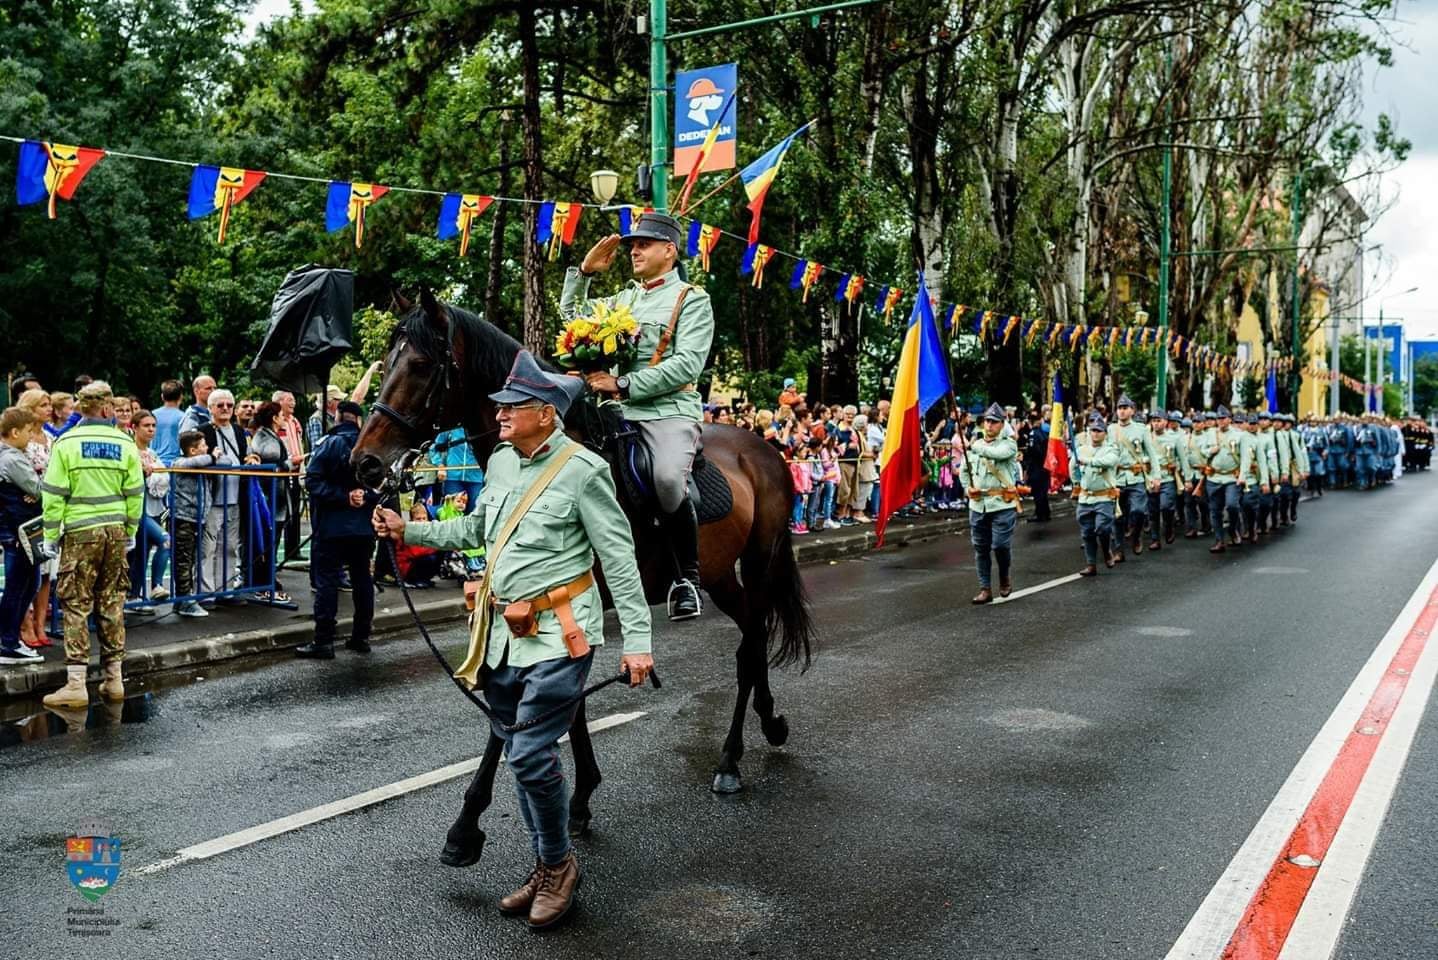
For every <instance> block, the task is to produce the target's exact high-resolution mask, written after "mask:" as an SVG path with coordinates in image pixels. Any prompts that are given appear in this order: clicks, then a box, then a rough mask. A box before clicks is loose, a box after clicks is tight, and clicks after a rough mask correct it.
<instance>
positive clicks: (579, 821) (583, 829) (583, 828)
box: [569, 817, 594, 840]
mask: <svg viewBox="0 0 1438 960" xmlns="http://www.w3.org/2000/svg"><path fill="white" fill-rule="evenodd" d="M593 822H594V820H593V818H592V817H583V818H580V817H570V818H569V838H570V839H571V840H583V839H584V838H585V837H587V836H589V825H590V824H591V823H593Z"/></svg>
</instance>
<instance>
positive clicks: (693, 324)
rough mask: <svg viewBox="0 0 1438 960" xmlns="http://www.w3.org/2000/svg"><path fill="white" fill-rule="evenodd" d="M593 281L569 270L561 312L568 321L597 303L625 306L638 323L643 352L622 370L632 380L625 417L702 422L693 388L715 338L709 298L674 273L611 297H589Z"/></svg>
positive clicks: (696, 392) (584, 313)
mask: <svg viewBox="0 0 1438 960" xmlns="http://www.w3.org/2000/svg"><path fill="white" fill-rule="evenodd" d="M590 279H591V278H590V277H586V276H585V275H584V274H582V273H580V272H579V268H578V267H570V268H569V269H568V270H567V271H565V274H564V290H563V291H562V292H561V293H560V296H559V313H560V316H562V317H563V318H564V320H565V321H566V322H568V321H570V320H573V319H574V318H575V317H578V316H587V315H589V314H590V313H591V312H592V311H593V310H594V304H595V303H600V302H602V303H604V304H605V305H606V306H609V307H611V308H612V307H615V306H618V305H620V304H623V305H625V306H627V307H628V308H629V309H630V311H631V312H632V313H633V314H634V319H635V320H636V321H637V322H638V323H639V353H638V356H637V358H636V359H635V361H634V364H633V365H632V366H631V367H630V368H629V369H628V370H624V371H621V373H623V374H624V375H626V376H628V377H629V399H628V400H626V401H625V402H624V415H625V416H626V417H628V418H629V419H630V420H662V419H664V418H666V417H683V418H685V419H687V420H693V421H694V422H696V423H697V422H699V421H700V420H702V419H703V405H702V403H701V402H700V399H699V393H698V391H697V390H696V389H695V386H694V385H695V384H696V383H697V382H698V380H699V375H700V374H701V373H703V372H704V365H705V364H706V363H708V361H709V347H710V345H711V344H712V342H713V340H714V309H713V307H712V306H711V304H710V303H709V294H707V293H705V292H704V291H703V290H701V289H700V288H698V287H695V286H692V285H687V284H685V283H684V281H682V280H680V279H679V273H678V271H675V270H671V271H669V272H668V273H666V274H665V275H664V276H662V277H660V278H658V279H657V280H653V281H650V282H649V283H647V284H645V283H640V282H639V281H638V280H635V281H632V282H631V283H630V284H629V286H627V287H625V288H624V289H623V290H621V291H619V292H618V293H616V294H615V295H614V296H612V297H602V298H599V299H598V300H590V299H589V282H590ZM685 286H690V290H689V294H688V296H687V297H685V299H684V306H683V308H682V310H681V311H680V314H679V322H678V324H677V325H676V326H675V328H674V336H673V338H672V339H671V340H670V341H669V346H668V348H667V349H666V350H665V351H664V356H663V358H662V359H661V360H660V361H659V363H657V364H655V365H654V366H650V365H649V362H650V360H651V359H652V358H653V356H654V351H655V350H656V349H658V347H659V341H660V339H661V338H662V337H663V336H664V331H665V330H666V329H667V328H668V326H669V318H670V316H672V315H673V313H674V303H675V301H676V300H678V299H679V293H680V291H681V290H682V289H683V288H684V287H685Z"/></svg>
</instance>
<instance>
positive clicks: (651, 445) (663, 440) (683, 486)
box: [634, 417, 699, 513]
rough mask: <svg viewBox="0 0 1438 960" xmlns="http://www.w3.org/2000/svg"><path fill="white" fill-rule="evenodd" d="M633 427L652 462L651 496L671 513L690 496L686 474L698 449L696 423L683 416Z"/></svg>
mask: <svg viewBox="0 0 1438 960" xmlns="http://www.w3.org/2000/svg"><path fill="white" fill-rule="evenodd" d="M634 427H635V429H637V430H638V431H639V435H640V436H641V437H643V438H644V446H645V447H647V448H648V449H649V455H650V456H651V457H652V458H653V460H654V494H655V497H656V499H658V501H659V509H660V510H663V511H664V512H665V513H673V512H674V511H675V510H678V509H679V505H680V504H681V503H683V502H684V498H685V497H686V496H688V495H689V471H690V470H692V469H693V468H694V454H695V453H696V452H697V451H698V450H699V424H698V423H696V422H694V421H693V420H689V419H687V418H685V417H664V418H663V419H660V420H636V421H634Z"/></svg>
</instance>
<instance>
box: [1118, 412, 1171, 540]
mask: <svg viewBox="0 0 1438 960" xmlns="http://www.w3.org/2000/svg"><path fill="white" fill-rule="evenodd" d="M1133 411H1134V404H1133V401H1132V400H1130V399H1129V397H1128V394H1122V395H1120V396H1119V398H1118V422H1117V423H1111V424H1109V427H1108V433H1109V438H1110V439H1111V440H1112V441H1113V444H1114V446H1116V447H1117V448H1118V457H1119V459H1118V490H1119V494H1118V513H1119V517H1118V520H1117V521H1116V524H1117V527H1118V538H1117V539H1118V543H1117V544H1116V545H1115V547H1114V558H1113V559H1114V562H1115V563H1123V545H1124V541H1125V540H1130V541H1131V542H1132V546H1133V552H1134V556H1138V555H1139V554H1140V553H1143V523H1144V518H1145V516H1146V515H1147V513H1148V495H1149V493H1150V491H1151V492H1154V493H1157V492H1158V483H1159V469H1158V460H1159V458H1158V450H1157V449H1155V447H1154V445H1153V435H1152V434H1151V433H1150V432H1149V429H1148V426H1147V425H1146V424H1142V423H1136V422H1135V421H1134V419H1133Z"/></svg>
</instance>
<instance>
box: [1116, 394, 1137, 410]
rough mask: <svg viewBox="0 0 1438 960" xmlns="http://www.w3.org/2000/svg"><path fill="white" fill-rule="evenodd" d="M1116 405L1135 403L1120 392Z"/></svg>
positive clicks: (1123, 405) (1124, 405) (1128, 405)
mask: <svg viewBox="0 0 1438 960" xmlns="http://www.w3.org/2000/svg"><path fill="white" fill-rule="evenodd" d="M1118 405H1119V406H1120V407H1132V406H1136V404H1135V403H1134V402H1133V401H1132V400H1131V399H1129V395H1128V394H1126V393H1120V394H1119V395H1118Z"/></svg>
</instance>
